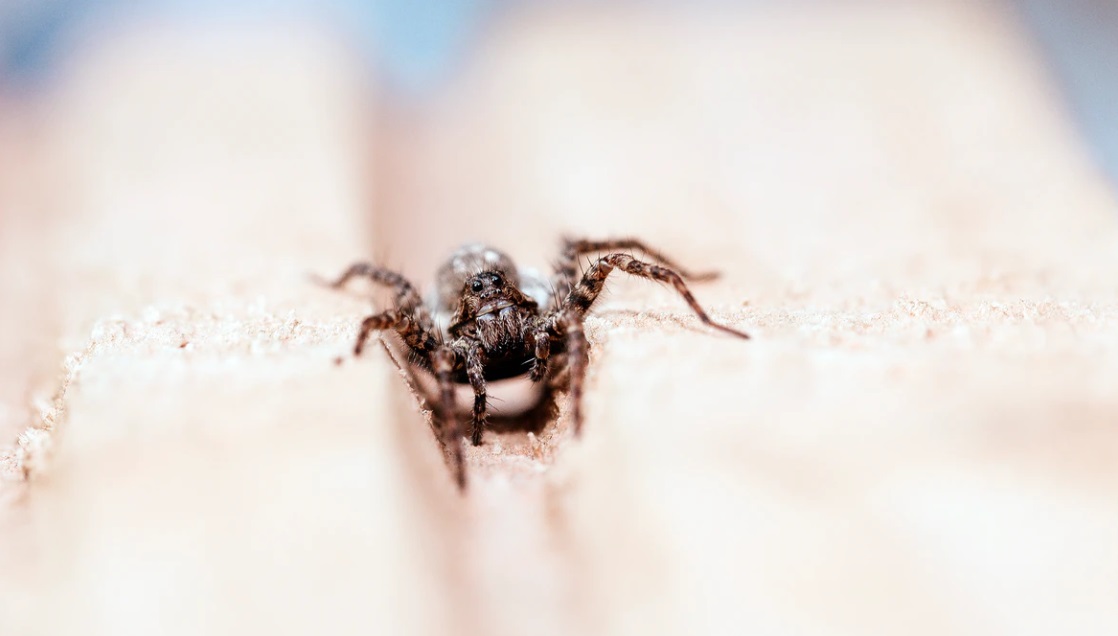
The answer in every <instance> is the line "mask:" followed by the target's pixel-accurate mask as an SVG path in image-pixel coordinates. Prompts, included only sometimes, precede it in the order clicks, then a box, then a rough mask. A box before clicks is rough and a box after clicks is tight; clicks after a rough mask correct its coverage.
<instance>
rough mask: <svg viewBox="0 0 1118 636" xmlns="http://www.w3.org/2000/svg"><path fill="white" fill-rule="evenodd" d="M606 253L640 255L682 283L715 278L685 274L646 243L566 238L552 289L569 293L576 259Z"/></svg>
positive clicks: (715, 274) (574, 278)
mask: <svg viewBox="0 0 1118 636" xmlns="http://www.w3.org/2000/svg"><path fill="white" fill-rule="evenodd" d="M607 250H608V251H617V250H637V251H640V252H644V253H645V254H646V255H647V256H648V258H649V259H650V260H652V261H654V262H656V263H658V264H660V265H663V266H664V267H667V268H670V269H672V270H673V271H675V272H676V273H678V274H679V275H680V276H681V277H682V278H684V279H685V280H691V281H696V282H698V281H709V280H714V279H715V278H718V272H689V271H687V270H685V269H683V268H682V267H680V266H679V265H678V264H676V262H675V261H673V260H672V259H670V258H668V257H667V256H666V255H664V253H663V252H661V251H660V250H657V249H654V248H652V247H649V246H648V244H647V243H645V242H644V241H642V240H640V239H635V238H629V237H624V238H610V239H605V240H601V241H593V240H588V239H569V238H568V239H565V240H564V241H563V252H562V254H561V255H560V256H559V263H558V265H557V266H556V269H555V272H556V278H557V280H556V281H555V286H556V288H557V289H561V290H563V292H562V293H567V292H569V291H570V290H571V289H573V288H574V286H575V284H576V283H577V282H578V280H577V279H578V271H579V266H578V263H579V259H580V258H581V257H582V256H588V255H593V254H600V253H602V252H605V251H607Z"/></svg>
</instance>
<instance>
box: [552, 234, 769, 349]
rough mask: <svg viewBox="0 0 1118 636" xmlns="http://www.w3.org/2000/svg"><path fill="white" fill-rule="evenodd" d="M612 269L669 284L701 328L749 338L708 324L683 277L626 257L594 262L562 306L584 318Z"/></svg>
mask: <svg viewBox="0 0 1118 636" xmlns="http://www.w3.org/2000/svg"><path fill="white" fill-rule="evenodd" d="M614 268H617V269H620V270H621V271H623V272H625V273H628V274H632V275H634V276H640V277H641V278H648V279H651V280H656V281H661V282H665V283H671V284H672V286H673V287H675V290H676V291H677V292H679V295H680V296H683V300H685V301H687V304H688V305H689V306H690V307H691V310H692V311H694V312H695V314H696V315H697V316H698V317H699V320H701V321H702V322H703V324H705V325H707V326H709V327H713V328H714V329H718V330H719V331H724V332H726V333H728V334H730V335H734V336H737V337H739V338H749V334H747V333H745V332H744V331H738V330H737V329H734V328H732V327H728V326H726V325H723V324H719V323H717V322H714V321H713V320H711V317H710V316H708V315H707V312H706V311H704V310H703V308H702V306H700V305H699V301H697V300H695V297H694V296H693V295H692V294H691V290H689V289H687V284H686V283H684V282H683V277H682V276H681V275H680V274H679V272H676V271H673V270H672V269H670V268H667V267H661V266H659V265H653V264H651V263H645V262H644V261H638V260H637V259H635V258H633V257H632V256H629V255H628V254H607V255H606V256H603V257H601V258H599V259H598V261H597V262H595V263H594V264H593V265H591V266H590V269H588V270H586V274H584V275H583V277H582V280H581V281H579V283H578V285H576V286H575V287H574V288H573V289H572V290H571V293H570V295H568V296H567V301H566V305H567V306H568V307H570V308H571V309H573V310H575V311H577V312H578V313H579V315H585V314H586V312H587V310H589V309H590V305H592V304H594V301H595V300H597V298H598V295H599V294H601V293H602V287H603V286H604V285H605V282H606V277H607V276H609V274H610V272H612V271H613V270H614Z"/></svg>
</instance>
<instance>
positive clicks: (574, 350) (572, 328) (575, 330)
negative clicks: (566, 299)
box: [559, 309, 590, 435]
mask: <svg viewBox="0 0 1118 636" xmlns="http://www.w3.org/2000/svg"><path fill="white" fill-rule="evenodd" d="M559 327H560V329H562V331H563V334H564V336H565V337H566V339H567V368H568V369H569V372H570V391H571V419H572V420H574V428H575V435H579V434H580V433H582V385H583V382H584V381H585V380H586V370H587V368H589V366H590V352H589V351H588V350H587V347H586V332H585V331H583V329H582V314H580V313H578V312H577V311H573V310H570V309H568V310H567V311H564V312H563V313H562V314H561V315H560V316H559Z"/></svg>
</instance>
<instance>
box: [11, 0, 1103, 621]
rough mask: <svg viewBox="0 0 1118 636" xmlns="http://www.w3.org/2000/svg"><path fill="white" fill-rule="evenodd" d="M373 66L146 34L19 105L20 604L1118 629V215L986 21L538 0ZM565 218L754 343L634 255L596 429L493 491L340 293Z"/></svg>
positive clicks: (989, 17)
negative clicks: (447, 45) (413, 94)
mask: <svg viewBox="0 0 1118 636" xmlns="http://www.w3.org/2000/svg"><path fill="white" fill-rule="evenodd" d="M374 93H375V91H373V90H372V89H371V88H370V87H369V85H368V83H367V80H366V77H365V74H364V71H363V68H362V67H361V65H360V64H359V63H358V62H356V61H355V60H354V59H352V58H351V57H350V56H349V54H348V53H346V52H345V51H344V50H341V49H339V48H338V47H336V46H334V45H332V44H331V42H330V40H329V38H325V37H323V36H322V34H321V33H318V32H314V31H309V30H307V31H305V30H302V29H301V28H299V27H298V26H293V25H291V24H287V25H275V26H272V27H267V28H256V29H253V30H237V31H235V32H233V31H231V32H228V33H225V34H215V33H212V32H207V33H205V34H204V35H203V34H201V33H199V32H192V31H190V30H185V31H184V30H168V29H162V28H160V27H154V26H151V25H148V26H147V27H145V28H144V29H143V30H139V29H136V30H124V31H122V32H120V33H119V34H117V36H116V37H114V38H112V39H110V40H104V41H102V42H101V43H100V44H98V45H97V46H96V47H91V48H90V49H89V50H88V51H86V52H85V53H84V54H83V55H81V56H80V58H79V59H78V60H77V61H76V62H75V63H74V64H73V65H72V66H71V67H70V68H69V69H68V70H67V71H66V72H65V74H64V75H63V76H62V78H61V79H60V81H59V83H58V85H57V87H56V88H55V90H53V91H52V92H51V94H50V95H49V96H42V97H40V98H38V99H37V100H35V101H34V102H26V101H14V100H9V101H7V102H4V103H0V109H2V110H0V300H2V306H3V308H4V309H3V311H2V312H0V362H2V365H0V434H2V436H3V437H2V438H0V448H3V450H0V474H2V476H3V480H2V481H0V633H2V634H5V635H7V634H56V633H81V634H127V633H137V634H139V633H183V634H197V633H244V631H245V630H247V629H252V630H253V632H255V631H257V630H260V631H261V632H264V633H274V634H280V633H308V632H325V631H336V632H350V631H361V632H363V633H408V634H421V633H427V634H448V633H454V634H479V635H481V634H486V635H491V634H510V635H511V634H524V633H532V634H677V633H678V634H684V633H687V634H691V633H709V634H718V633H727V634H729V633H734V634H737V633H764V634H805V633H818V634H843V633H850V634H867V633H880V634H895V633H906V634H925V633H926V634H943V633H952V634H990V633H1004V634H1015V635H1019V634H1051V633H1076V634H1091V633H1098V634H1112V633H1115V631H1118V606H1116V605H1115V603H1114V601H1113V600H1114V599H1115V598H1118V545H1116V544H1115V542H1114V537H1115V536H1118V503H1116V502H1118V500H1116V499H1115V496H1114V495H1115V489H1116V487H1118V463H1115V462H1114V461H1113V458H1114V456H1115V450H1116V447H1118V429H1116V428H1115V422H1118V391H1115V387H1116V386H1118V299H1116V297H1115V290H1116V289H1118V283H1116V281H1118V210H1116V208H1115V203H1114V199H1113V197H1112V193H1111V192H1110V191H1109V190H1108V189H1107V187H1106V185H1105V182H1104V181H1103V180H1102V177H1101V175H1100V174H1098V173H1097V172H1096V171H1095V169H1094V168H1093V167H1091V165H1090V164H1089V163H1088V162H1087V160H1086V158H1085V153H1084V151H1083V148H1082V147H1081V145H1080V144H1079V142H1078V141H1077V140H1076V138H1075V137H1074V135H1073V134H1072V132H1071V129H1070V126H1069V124H1068V123H1067V121H1066V119H1065V116H1064V114H1063V112H1062V111H1061V109H1060V107H1059V105H1058V101H1057V100H1056V99H1055V98H1054V97H1053V95H1052V93H1051V92H1050V90H1049V86H1048V80H1047V79H1046V77H1045V76H1044V74H1043V72H1042V70H1041V69H1040V67H1039V65H1038V64H1037V61H1036V59H1035V57H1034V52H1033V51H1032V50H1031V48H1030V47H1029V46H1028V45H1027V44H1026V41H1025V40H1024V38H1023V37H1022V35H1021V33H1020V31H1019V30H1018V27H1017V24H1016V23H1015V22H1014V21H1013V20H1012V19H1011V17H1010V16H1009V15H1008V14H1007V13H1006V12H1004V11H1002V10H1000V9H999V8H998V6H997V5H985V4H982V5H981V6H979V3H964V2H952V1H947V0H944V1H942V2H927V3H919V4H907V3H906V5H905V6H903V7H901V6H890V7H888V8H885V7H881V6H874V5H872V4H861V3H855V4H852V5H851V6H842V7H839V6H834V5H826V6H825V7H814V8H812V9H811V10H792V9H764V10H761V9H734V8H728V7H714V6H706V7H705V8H703V9H695V10H688V11H684V10H682V9H672V8H668V7H659V8H637V7H635V6H624V7H616V6H615V7H611V8H605V9H594V8H591V7H588V6H580V7H579V8H566V9H557V8H550V9H549V8H539V7H537V8H530V9H524V10H521V11H518V12H515V13H512V14H510V15H508V16H507V17H506V18H505V19H503V20H502V21H501V22H500V23H499V24H497V25H495V26H494V28H493V29H492V32H491V33H490V34H489V37H488V38H487V41H486V43H485V45H484V47H483V48H482V49H481V50H480V51H478V52H477V55H476V57H475V58H474V59H473V60H472V62H471V64H470V65H469V67H468V68H466V69H464V71H463V73H462V74H461V76H459V77H458V78H457V80H456V82H455V84H454V85H453V86H451V87H449V88H448V89H447V90H446V91H444V92H443V93H442V94H441V95H440V96H439V98H438V99H437V100H436V102H435V103H434V104H432V105H430V106H429V107H428V108H426V109H425V110H424V111H423V112H422V113H421V114H414V113H413V114H412V115H410V116H404V115H401V114H400V113H398V112H393V111H390V110H389V109H388V107H387V106H386V105H385V104H386V101H385V100H382V99H378V96H377V95H375V94H374ZM562 233H568V234H584V235H590V236H605V235H612V234H632V235H637V236H640V237H642V238H645V239H647V240H648V241H649V242H650V243H652V244H654V245H657V246H659V247H662V248H663V249H664V250H665V251H667V252H668V253H670V254H672V255H673V256H675V257H677V258H678V260H680V261H681V262H683V263H685V264H687V265H689V266H692V267H694V268H696V269H702V268H706V267H716V268H718V269H721V270H722V271H723V272H724V274H725V276H724V278H723V279H722V280H721V281H719V282H716V283H712V284H707V285H703V286H702V287H697V288H696V294H697V295H698V296H699V298H700V301H701V302H703V303H704V304H705V305H707V306H708V307H710V308H711V309H712V313H713V314H714V315H716V316H717V317H718V318H719V319H721V320H724V321H726V322H730V323H732V324H734V325H737V326H740V327H742V328H744V329H746V330H749V331H751V332H752V333H753V335H754V339H753V340H752V341H750V342H748V343H742V342H738V341H732V340H729V339H726V338H723V337H719V336H717V335H712V334H710V333H708V332H706V331H705V330H703V329H701V328H699V326H698V325H697V322H696V321H695V320H694V319H693V317H692V316H690V315H689V314H688V313H687V311H686V309H685V307H684V305H683V304H682V302H680V301H679V299H678V298H677V297H676V296H675V295H674V294H673V293H671V292H670V290H667V289H658V288H656V287H654V286H652V285H647V284H641V283H639V282H630V281H622V280H616V281H614V282H613V283H611V285H612V287H611V289H612V290H613V293H612V294H611V295H610V296H609V298H607V299H605V301H604V302H602V304H601V306H600V307H599V310H598V312H597V314H596V317H595V318H593V319H592V320H591V321H590V322H589V324H588V329H589V334H588V335H589V337H590V339H591V342H592V346H593V353H592V358H591V364H592V368H591V372H590V378H589V384H590V387H589V392H588V395H587V396H586V413H587V423H586V430H585V431H584V435H583V437H582V438H581V439H578V440H574V439H572V438H571V434H570V431H569V430H568V428H567V425H566V410H565V409H564V410H563V412H562V413H561V415H560V420H559V422H558V423H552V424H550V425H548V426H547V427H545V428H544V429H543V430H542V431H539V432H538V433H528V432H524V431H511V432H502V433H490V434H487V436H486V439H485V444H484V445H483V446H482V447H479V448H476V449H470V451H469V463H470V471H471V477H472V482H471V489H470V491H469V493H468V494H467V495H466V496H459V495H458V494H457V493H456V492H455V490H454V488H453V486H452V484H451V481H450V477H449V474H448V472H447V470H446V466H445V464H444V460H443V457H442V454H441V451H440V449H439V447H438V445H437V444H436V441H435V437H434V436H433V435H432V433H431V430H430V427H429V426H428V424H427V421H426V415H425V413H424V412H423V411H422V410H421V405H420V404H419V403H418V402H417V400H416V398H415V397H414V396H413V395H412V393H411V392H410V390H409V388H408V385H407V383H406V382H405V379H404V377H403V376H402V375H401V374H400V373H399V372H398V371H397V370H396V369H395V367H394V366H393V364H392V361H391V360H390V358H389V356H388V355H387V354H386V352H385V351H384V350H382V349H381V348H379V347H374V348H372V349H371V351H370V353H369V355H367V356H366V357H365V358H363V359H361V360H358V361H353V360H347V361H345V362H344V363H343V364H341V365H335V364H334V358H335V357H337V356H345V355H347V353H348V351H349V349H350V347H351V344H352V339H353V338H354V337H355V335H356V326H357V324H358V322H359V320H360V318H361V317H363V316H364V315H365V314H366V313H367V312H368V311H369V303H368V302H367V301H366V300H365V299H363V298H362V296H361V294H360V293H358V292H356V291H354V292H351V293H338V292H332V291H329V290H324V289H321V288H320V287H317V286H316V285H315V284H313V283H312V282H311V280H312V279H311V276H310V275H311V274H327V275H328V274H334V273H336V272H338V271H339V270H340V269H341V268H343V267H344V266H345V265H347V264H349V263H350V262H351V261H353V260H355V259H358V258H363V257H367V256H370V255H376V256H377V257H378V258H379V259H380V260H382V261H383V262H385V263H386V264H388V265H391V266H393V267H397V268H399V269H401V270H402V271H404V272H405V273H406V274H408V275H409V276H410V277H412V278H413V279H415V280H416V281H419V282H423V283H427V282H428V281H429V280H430V273H431V272H432V271H433V269H434V267H435V266H436V264H437V262H438V260H439V259H440V258H441V257H442V256H443V255H445V253H446V252H447V251H448V250H449V249H451V248H452V247H453V246H454V245H456V244H457V243H460V242H463V241H466V240H476V239H482V240H486V241H490V242H493V243H495V244H498V245H500V246H503V247H507V249H508V250H509V251H510V252H511V253H512V254H513V256H515V257H517V258H518V259H520V260H522V261H524V262H526V263H529V264H534V265H540V266H544V265H546V264H547V263H548V262H549V261H550V259H551V256H552V254H553V250H554V249H555V246H556V244H557V242H558V237H559V236H560V234H562ZM561 400H562V398H561ZM561 403H564V404H565V401H563V402H561ZM9 441H10V442H11V444H10V446H4V444H7V443H8V442H9ZM265 630H266V631H265Z"/></svg>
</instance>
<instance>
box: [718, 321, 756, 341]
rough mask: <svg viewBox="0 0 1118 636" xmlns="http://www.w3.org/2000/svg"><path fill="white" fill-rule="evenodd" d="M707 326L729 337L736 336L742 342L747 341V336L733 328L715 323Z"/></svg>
mask: <svg viewBox="0 0 1118 636" xmlns="http://www.w3.org/2000/svg"><path fill="white" fill-rule="evenodd" d="M709 324H710V326H711V327H714V328H715V329H717V330H719V331H721V332H724V333H728V334H730V335H731V336H737V337H738V338H741V339H742V340H749V334H747V333H745V332H744V331H738V330H737V329H734V328H733V327H727V326H726V325H720V324H718V323H716V322H712V323H709Z"/></svg>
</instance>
